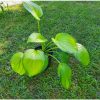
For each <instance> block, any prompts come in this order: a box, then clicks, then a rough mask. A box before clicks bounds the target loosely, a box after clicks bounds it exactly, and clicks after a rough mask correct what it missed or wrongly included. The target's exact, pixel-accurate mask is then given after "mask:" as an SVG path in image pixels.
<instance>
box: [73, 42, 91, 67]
mask: <svg viewBox="0 0 100 100" xmlns="http://www.w3.org/2000/svg"><path fill="white" fill-rule="evenodd" d="M77 47H78V51H77V52H76V53H75V54H74V55H75V57H76V59H77V60H79V61H80V62H81V63H82V64H83V65H88V64H89V62H90V58H89V53H88V51H87V49H86V48H85V47H84V46H83V45H81V44H79V43H77Z"/></svg>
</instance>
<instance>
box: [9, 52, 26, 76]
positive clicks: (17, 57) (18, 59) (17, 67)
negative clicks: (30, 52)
mask: <svg viewBox="0 0 100 100" xmlns="http://www.w3.org/2000/svg"><path fill="white" fill-rule="evenodd" d="M22 60H23V53H22V52H18V53H16V54H14V55H13V56H12V58H11V67H12V69H13V70H14V71H15V72H17V73H18V74H20V75H23V74H24V73H25V69H24V66H23V62H22Z"/></svg>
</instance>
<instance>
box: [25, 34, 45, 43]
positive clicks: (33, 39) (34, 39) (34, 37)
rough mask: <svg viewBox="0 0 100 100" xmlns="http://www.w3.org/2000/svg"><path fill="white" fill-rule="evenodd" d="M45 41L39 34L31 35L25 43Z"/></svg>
mask: <svg viewBox="0 0 100 100" xmlns="http://www.w3.org/2000/svg"><path fill="white" fill-rule="evenodd" d="M46 41H47V39H46V38H45V37H44V36H42V35H41V34H40V33H32V34H31V35H30V36H29V38H28V41H27V42H36V43H43V42H46Z"/></svg>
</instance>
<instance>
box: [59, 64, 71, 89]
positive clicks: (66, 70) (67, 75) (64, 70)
mask: <svg viewBox="0 0 100 100" xmlns="http://www.w3.org/2000/svg"><path fill="white" fill-rule="evenodd" d="M58 76H59V77H60V80H61V83H62V86H63V87H64V88H66V89H68V88H69V87H70V85H71V76H72V71H71V68H70V67H69V66H68V65H67V64H66V63H60V64H59V66H58Z"/></svg>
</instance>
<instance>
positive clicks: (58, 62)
mask: <svg viewBox="0 0 100 100" xmlns="http://www.w3.org/2000/svg"><path fill="white" fill-rule="evenodd" d="M48 56H51V57H52V58H54V59H55V60H56V61H57V62H58V63H59V64H60V61H59V60H58V59H57V58H56V57H55V56H53V55H51V54H48Z"/></svg>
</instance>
